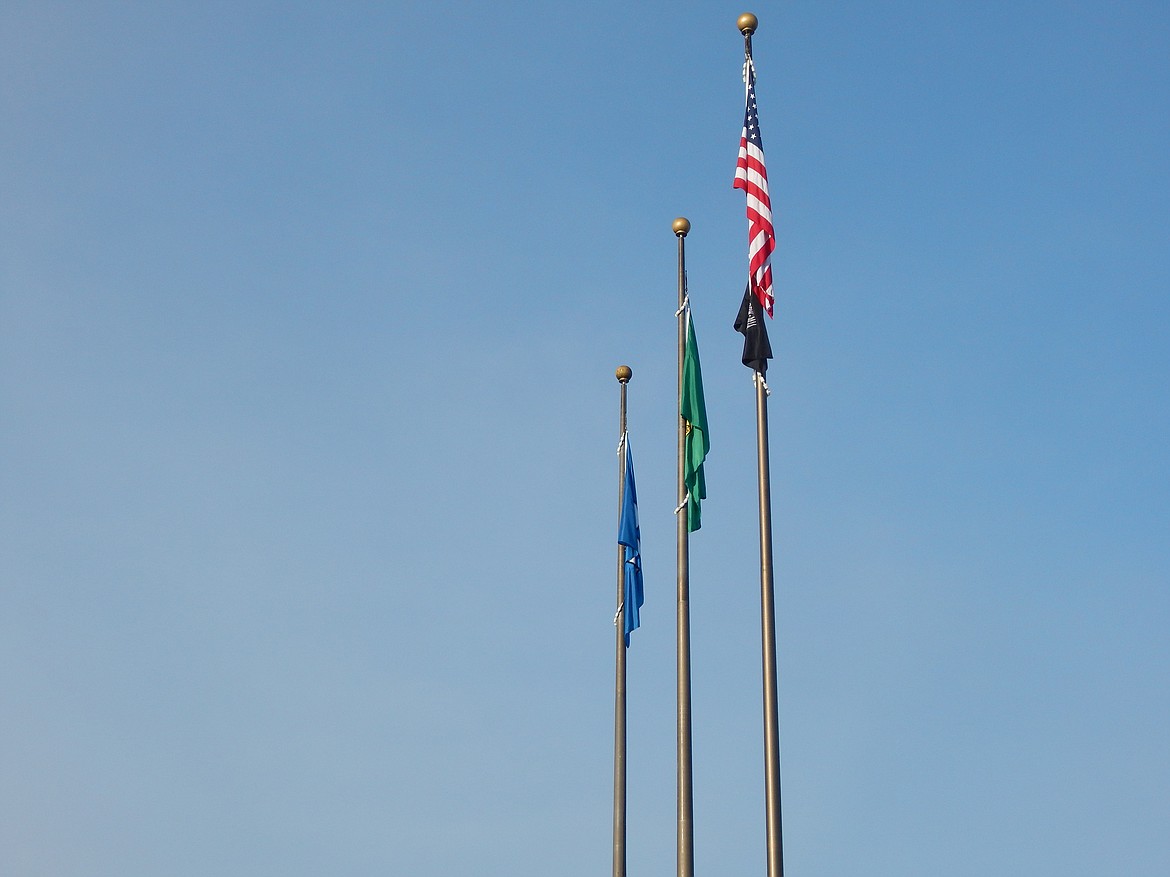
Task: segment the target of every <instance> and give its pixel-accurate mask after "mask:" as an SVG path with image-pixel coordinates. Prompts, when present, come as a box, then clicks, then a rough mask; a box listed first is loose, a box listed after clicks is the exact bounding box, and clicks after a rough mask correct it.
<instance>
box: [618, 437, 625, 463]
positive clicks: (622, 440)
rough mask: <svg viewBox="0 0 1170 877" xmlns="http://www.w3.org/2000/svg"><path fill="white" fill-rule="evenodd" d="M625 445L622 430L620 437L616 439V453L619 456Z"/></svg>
mask: <svg viewBox="0 0 1170 877" xmlns="http://www.w3.org/2000/svg"><path fill="white" fill-rule="evenodd" d="M625 446H626V434H625V432H623V433H622V437H621V438H620V439H618V448H617V455H618V456H619V457H620V456H621V455H622V449H623V448H624V447H625Z"/></svg>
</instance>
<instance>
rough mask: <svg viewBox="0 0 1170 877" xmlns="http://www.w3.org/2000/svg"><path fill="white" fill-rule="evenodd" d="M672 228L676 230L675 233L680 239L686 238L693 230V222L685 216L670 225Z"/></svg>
mask: <svg viewBox="0 0 1170 877" xmlns="http://www.w3.org/2000/svg"><path fill="white" fill-rule="evenodd" d="M670 227H671V228H672V229H674V233H675V234H676V235H678V236H679V237H680V238H685V237H686V236H687V234H688V233H689V232H690V230H691V221H690V220H689V219H687V218H686V217H685V216H680V217H679V218H678V219H676V220H675V221H674V222H672V223H671V224H670Z"/></svg>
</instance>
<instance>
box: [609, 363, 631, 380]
mask: <svg viewBox="0 0 1170 877" xmlns="http://www.w3.org/2000/svg"><path fill="white" fill-rule="evenodd" d="M633 376H634V370H633V369H632V368H630V367H629V366H628V365H619V366H618V367H617V371H615V372H614V377H616V378H617V379H618V383H620V384H628V383H629V382H630V378H632V377H633Z"/></svg>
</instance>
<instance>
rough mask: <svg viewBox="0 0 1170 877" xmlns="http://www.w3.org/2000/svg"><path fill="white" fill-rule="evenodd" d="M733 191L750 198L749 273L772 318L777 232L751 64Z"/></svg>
mask: <svg viewBox="0 0 1170 877" xmlns="http://www.w3.org/2000/svg"><path fill="white" fill-rule="evenodd" d="M732 187H733V188H736V189H743V191H744V193H745V194H746V195H747V221H748V274H749V282H750V283H751V288H752V292H753V293H755V296H756V298H757V299H759V301H760V304H761V305H763V306H764V310H766V311H767V312H768V316H769V317H770V316H772V303H773V301H774V300H775V297H774V296H773V294H772V251H773V250H774V249H776V230H775V229H774V228H773V227H772V200H771V198H769V197H768V169H767V168H766V167H765V166H764V143H763V141H762V140H761V139H760V116H759V113H758V112H757V111H756V71H755V68H754V67H753V66H752V62H751V59H750V58H749V59H748V61H747V109H746V110H745V111H744V115H743V133H742V134H740V135H739V160H738V161H736V163H735V182H734V183H733V184H732Z"/></svg>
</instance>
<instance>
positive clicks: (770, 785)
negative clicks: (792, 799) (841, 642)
mask: <svg viewBox="0 0 1170 877" xmlns="http://www.w3.org/2000/svg"><path fill="white" fill-rule="evenodd" d="M755 383H756V461H757V469H758V471H759V488H760V619H761V632H760V636H761V649H762V655H763V664H764V787H765V807H766V810H765V814H766V824H767V832H768V877H784V843H783V833H782V830H781V819H780V719H779V715H778V709H777V687H778V685H777V673H776V589H775V586H774V584H773V581H772V486H771V473H770V472H769V467H768V390H767V387H766V386H765V384H764V381H763V379H762V378H761V377H760V374H759V372H756V373H755Z"/></svg>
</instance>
